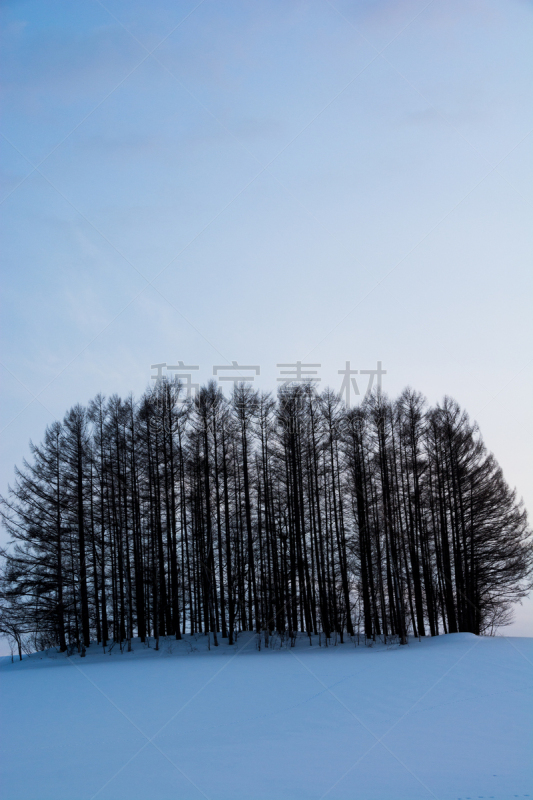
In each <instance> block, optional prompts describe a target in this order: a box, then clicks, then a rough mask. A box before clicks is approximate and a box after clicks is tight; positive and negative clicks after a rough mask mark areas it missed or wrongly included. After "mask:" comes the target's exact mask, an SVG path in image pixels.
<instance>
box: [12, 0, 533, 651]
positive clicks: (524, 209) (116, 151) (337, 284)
mask: <svg viewBox="0 0 533 800" xmlns="http://www.w3.org/2000/svg"><path fill="white" fill-rule="evenodd" d="M2 26H3V45H4V64H3V88H2V94H3V98H2V106H3V116H2V127H1V132H2V136H1V137H0V142H1V147H2V158H1V173H2V181H1V183H2V193H1V194H0V217H1V223H0V224H1V226H2V242H3V259H2V272H3V278H2V285H3V302H2V310H3V313H2V319H3V324H2V345H3V346H2V355H1V363H0V373H1V375H2V407H1V416H0V444H1V447H2V459H1V465H0V492H1V493H2V494H4V493H5V492H6V490H7V486H8V483H9V482H10V481H12V478H13V467H14V465H15V464H21V461H22V459H23V458H24V457H27V456H28V453H29V447H28V443H29V440H30V439H31V440H34V441H36V442H38V441H40V440H41V438H42V436H43V434H44V430H45V428H46V426H47V425H48V424H50V423H51V422H52V421H53V420H54V419H62V418H63V416H64V414H65V412H66V411H67V409H68V408H69V407H71V406H72V405H74V404H75V403H77V402H81V403H87V402H88V401H89V399H90V398H91V397H93V396H94V395H96V394H97V393H98V392H102V393H104V394H106V395H108V396H109V395H111V394H113V393H118V394H120V395H122V396H125V395H127V394H128V393H129V392H130V391H131V392H133V393H134V394H135V395H137V396H138V395H139V394H140V393H141V392H142V391H143V390H144V389H145V388H146V387H147V386H148V385H150V382H151V376H152V375H154V374H156V370H154V369H151V365H153V364H158V363H159V364H167V365H177V364H178V362H180V361H181V362H183V363H184V364H185V365H189V366H196V367H198V369H197V370H194V371H193V372H192V373H191V374H193V376H194V377H193V380H194V381H196V382H200V383H202V382H205V381H207V380H209V379H210V378H212V377H213V374H214V372H213V370H214V368H215V367H217V366H218V367H220V366H231V364H232V362H233V361H235V362H236V363H237V365H238V366H239V367H242V366H253V367H257V368H259V374H258V375H257V374H255V373H257V369H256V370H254V371H250V370H248V371H246V370H241V369H238V370H237V373H235V372H232V371H231V370H226V371H223V370H217V373H216V376H215V380H217V379H218V378H219V377H220V376H221V375H226V376H230V375H235V374H238V375H239V376H240V377H242V378H246V379H248V378H251V377H252V376H253V377H254V385H255V386H257V387H261V388H263V389H268V390H273V391H275V390H276V386H278V385H279V382H278V378H279V377H280V376H281V374H282V370H283V369H284V368H283V367H279V366H277V365H279V364H293V365H294V364H296V363H297V362H298V361H300V362H302V364H304V365H305V364H317V365H320V366H318V367H314V368H313V369H314V370H316V374H315V377H318V378H320V386H321V387H325V386H328V385H329V386H331V387H332V388H334V389H337V390H339V389H340V388H341V384H342V380H343V376H342V374H340V373H339V370H343V369H345V365H346V362H347V361H349V362H350V365H351V369H356V370H358V371H361V370H376V369H377V364H378V362H381V365H382V369H383V370H384V371H386V374H384V375H383V378H382V386H383V390H384V391H386V392H387V393H389V394H390V395H391V396H395V395H397V394H398V393H399V392H400V391H401V390H402V389H403V388H404V387H405V386H408V385H409V386H412V387H413V388H415V389H417V390H419V391H421V392H423V393H424V394H425V396H426V397H427V399H428V402H430V403H436V402H438V401H439V400H441V399H442V398H443V397H444V395H446V394H447V395H451V396H452V397H454V398H455V399H456V400H457V401H458V402H459V403H460V404H461V405H462V406H463V407H464V408H466V410H467V411H468V412H469V414H470V416H471V418H472V419H473V420H476V421H477V423H478V424H479V427H480V430H481V432H482V434H483V437H484V440H485V442H486V445H487V447H488V449H489V450H490V451H492V452H493V453H494V454H495V456H496V458H497V459H498V461H499V462H500V464H501V465H502V467H503V470H504V474H505V476H506V478H507V480H508V482H509V483H510V484H511V485H512V486H513V487H516V490H517V494H518V496H519V497H523V499H524V502H525V504H526V507H528V508H529V509H530V511H531V510H532V509H533V488H532V487H533V480H532V478H533V447H532V444H533V436H532V427H533V426H532V417H531V409H530V405H531V396H532V374H531V347H530V344H531V318H532V314H531V297H532V295H531V255H532V228H531V223H530V220H531V199H532V198H531V187H532V186H533V181H532V177H533V176H532V172H533V170H532V163H531V153H532V150H531V132H532V130H533V104H532V102H531V100H532V97H531V95H532V91H531V88H532V87H531V77H532V76H531V63H530V54H529V46H528V45H530V42H531V35H532V29H533V6H532V4H531V3H530V2H525V0H460V1H459V0H432V1H431V2H428V0H405V1H404V0H394V2H393V1H392V0H358V2H355V1H354V0H350V1H349V0H332V2H328V0H314V1H313V2H306V1H305V0H301V2H300V1H299V0H265V2H262V3H257V2H251V0H250V1H249V2H246V0H243V1H242V2H237V1H234V0H225V2H224V3H220V2H213V0H203V2H198V0H179V2H165V1H163V0H153V2H151V3H150V4H146V3H144V2H142V3H141V2H137V0H127V2H126V0H104V2H99V1H98V0H77V2H76V3H71V2H62V1H61V0H54V2H51V0H38V1H37V0H28V1H27V2H24V0H11V1H10V2H9V1H8V2H4V4H3V14H2ZM285 369H286V368H285ZM293 369H294V368H293ZM307 369H310V368H309V367H308V368H307ZM368 379H369V378H368V375H364V376H363V375H358V376H357V381H358V385H359V389H360V392H361V396H362V395H363V394H364V392H365V390H366V388H367V385H368ZM152 383H153V381H152ZM230 385H231V382H226V383H225V384H224V386H225V387H226V389H227V387H228V386H230ZM351 399H352V401H354V400H357V399H358V398H355V397H352V398H351ZM359 399H360V398H359ZM2 535H3V534H2ZM506 632H510V633H511V632H512V633H514V634H515V635H530V636H532V635H533V601H532V600H529V601H528V602H527V603H525V604H524V605H523V606H522V607H520V608H519V609H518V611H517V615H516V622H515V624H514V625H513V626H512V628H508V629H506Z"/></svg>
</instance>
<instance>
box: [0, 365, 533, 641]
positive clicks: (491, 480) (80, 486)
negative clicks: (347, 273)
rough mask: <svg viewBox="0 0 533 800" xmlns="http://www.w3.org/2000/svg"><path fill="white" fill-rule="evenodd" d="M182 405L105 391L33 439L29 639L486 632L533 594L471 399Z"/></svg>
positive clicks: (12, 604)
mask: <svg viewBox="0 0 533 800" xmlns="http://www.w3.org/2000/svg"><path fill="white" fill-rule="evenodd" d="M182 391H183V389H182V387H181V386H180V384H179V382H175V383H169V382H166V381H163V382H162V383H161V384H160V385H159V386H158V388H157V390H153V391H148V392H146V393H145V395H143V397H141V399H140V401H138V402H135V401H134V400H133V398H131V397H129V398H127V399H126V400H121V399H120V398H119V397H117V396H113V397H111V398H110V399H109V400H105V398H103V397H102V396H100V395H98V396H97V397H96V398H95V399H94V400H93V401H91V403H90V404H89V406H88V408H83V407H82V406H79V405H78V406H75V407H74V408H72V409H71V410H70V411H69V412H68V413H67V414H66V416H65V419H64V421H63V423H59V422H55V423H53V424H52V425H51V426H50V427H49V428H47V430H46V432H45V436H44V440H43V442H42V444H40V445H38V446H36V445H33V444H32V445H31V461H30V462H29V463H26V462H24V464H23V467H22V468H21V469H20V470H19V469H17V470H16V474H15V483H14V486H13V488H12V489H10V492H9V495H8V497H7V498H5V499H2V504H1V510H2V515H3V519H4V524H5V526H6V528H7V530H8V531H9V533H10V534H11V537H12V544H11V546H10V547H9V549H8V551H7V552H6V553H4V563H3V571H2V585H1V592H2V602H3V605H2V609H1V617H0V627H1V628H2V630H4V631H5V632H6V633H8V634H9V635H11V636H15V638H17V637H18V639H17V641H19V642H20V638H21V637H23V636H24V635H31V636H32V637H33V641H34V643H35V645H36V646H49V645H52V644H54V645H58V646H59V647H60V649H61V650H65V649H66V648H67V646H68V645H76V646H77V647H79V648H80V647H81V648H82V650H83V649H84V648H85V647H88V646H89V644H90V642H91V641H94V640H97V641H98V642H103V643H104V644H105V643H106V642H108V641H109V640H110V639H114V640H115V641H121V642H122V641H124V640H131V637H133V636H136V635H138V636H140V637H141V639H142V640H143V641H144V640H145V638H146V636H155V637H156V639H157V640H158V639H159V636H163V635H173V636H176V637H177V638H180V637H181V635H182V634H183V633H186V632H187V633H188V632H191V633H197V632H208V631H211V632H213V634H214V639H215V643H216V642H217V638H216V637H217V632H218V633H219V635H220V634H221V635H222V636H223V637H226V636H229V638H230V642H232V641H233V637H234V632H235V631H236V630H256V631H267V632H268V631H270V632H272V631H274V630H278V631H280V632H287V633H293V632H295V631H297V630H301V631H307V632H315V633H316V632H318V631H321V632H323V633H324V634H325V635H326V636H327V637H329V636H331V634H332V633H333V632H337V633H339V634H340V636H341V641H342V635H343V633H345V632H346V633H347V634H348V635H353V634H354V633H355V632H356V631H357V632H358V631H360V632H361V633H362V634H363V633H364V635H365V636H367V637H374V636H376V635H380V636H382V635H385V636H390V635H397V636H399V637H400V639H401V640H402V641H405V639H406V636H407V634H408V633H413V634H415V635H428V634H431V635H432V636H434V635H437V634H439V633H447V632H455V631H471V632H473V633H476V634H479V633H482V632H493V631H494V630H495V628H496V627H497V626H499V625H502V624H505V623H506V622H508V621H509V619H510V609H511V605H512V603H513V602H516V601H517V600H519V599H520V598H521V597H523V596H524V595H525V594H526V592H527V591H528V590H529V588H530V587H531V581H530V575H531V564H532V548H531V532H530V529H529V528H528V524H527V517H526V512H525V510H524V508H523V506H522V503H521V502H518V501H517V499H516V496H515V493H514V492H513V491H511V489H510V488H509V487H508V485H507V484H506V482H505V480H504V477H503V475H502V471H501V469H500V467H499V466H498V464H497V462H496V460H495V458H494V456H493V455H492V454H490V453H488V452H487V450H486V448H485V446H484V444H483V441H482V438H481V435H480V433H479V431H478V429H477V426H476V425H474V424H472V423H471V422H470V420H469V418H468V415H467V414H466V412H464V411H463V410H462V409H461V408H460V407H459V406H458V404H457V403H456V402H455V401H454V400H451V399H450V398H445V399H444V401H443V403H442V404H441V405H437V406H436V407H435V408H428V407H427V404H426V402H425V400H424V398H423V397H422V395H420V394H419V393H417V392H414V391H412V390H411V389H407V390H405V391H404V392H403V393H402V394H401V396H400V397H399V398H398V399H397V400H395V401H391V400H389V399H388V398H386V397H385V396H383V395H380V394H377V395H374V396H373V397H371V398H369V399H367V400H365V402H364V403H363V404H362V405H360V406H359V407H357V408H353V409H350V410H347V409H346V408H345V406H344V404H343V403H342V402H341V400H340V398H339V396H338V395H336V394H335V393H333V392H332V391H330V390H326V391H324V392H323V393H322V394H318V393H317V392H316V390H315V388H314V387H313V386H312V385H310V384H309V385H298V384H295V385H294V384H293V385H289V386H286V387H284V388H283V389H281V390H280V392H279V394H278V397H277V398H273V397H272V396H271V395H269V394H266V393H261V392H258V391H255V390H254V389H253V388H252V387H250V386H249V385H244V384H243V385H238V386H236V388H235V391H234V394H233V396H232V398H231V399H229V400H228V399H227V398H225V397H224V396H223V394H222V392H221V390H220V389H219V387H218V386H217V385H216V384H215V383H214V382H211V383H210V384H208V385H207V386H205V387H203V388H202V389H201V390H200V391H199V393H198V396H197V397H196V398H195V400H194V401H187V400H184V399H183V398H182Z"/></svg>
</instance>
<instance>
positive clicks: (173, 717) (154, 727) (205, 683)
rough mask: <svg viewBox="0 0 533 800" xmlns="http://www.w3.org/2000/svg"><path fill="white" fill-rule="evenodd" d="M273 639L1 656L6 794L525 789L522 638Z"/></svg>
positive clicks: (35, 799)
mask: <svg viewBox="0 0 533 800" xmlns="http://www.w3.org/2000/svg"><path fill="white" fill-rule="evenodd" d="M152 644H153V643H152ZM271 644H274V645H275V647H276V649H270V648H269V649H264V646H262V648H261V651H260V652H258V650H257V637H255V636H253V635H252V634H242V635H241V636H240V637H239V639H238V642H237V645H236V646H233V647H229V646H228V644H227V643H226V641H224V643H222V644H221V645H220V646H219V647H218V648H214V647H213V645H212V643H211V649H210V650H208V647H207V639H206V637H205V636H198V637H196V638H194V637H192V638H191V637H186V638H185V639H184V640H182V641H180V642H176V641H175V640H171V639H166V640H163V641H162V646H161V649H160V651H159V652H155V651H154V650H153V648H147V647H145V646H144V645H142V644H141V643H140V641H139V640H134V642H133V648H134V651H133V652H132V653H127V652H124V653H121V652H120V651H119V649H118V646H115V647H114V648H113V650H112V652H111V654H109V653H106V654H105V655H104V654H103V652H102V648H101V647H96V646H91V648H90V649H89V651H88V655H87V657H86V658H84V659H82V658H80V657H79V655H75V656H73V657H71V658H67V657H66V656H65V655H61V654H58V653H55V652H49V653H41V654H35V655H33V656H32V657H31V658H25V659H24V660H23V661H22V662H18V661H15V663H13V664H12V663H11V659H10V658H3V659H2V660H1V663H0V693H1V726H2V727H1V762H0V797H1V800H47V799H48V798H53V800H63V799H64V800H82V799H83V800H85V799H86V800H90V799H92V798H99V800H106V799H107V800H111V799H112V800H120V798H125V799H126V798H127V800H150V799H151V798H158V799H160V800H166V798H174V799H179V800H185V799H186V798H191V799H192V798H202V797H203V798H209V800H223V799H224V800H230V799H231V800H240V798H243V800H244V799H245V800H263V798H264V799H265V800H266V798H275V800H284V799H285V798H287V800H297V799H298V798H306V800H307V798H316V799H317V800H318V798H322V797H327V798H331V799H332V800H333V798H361V799H362V800H374V798H375V799H376V800H378V798H379V800H403V799H404V798H405V800H417V799H418V798H432V797H433V798H435V797H436V798H439V799H440V800H468V799H469V798H470V799H471V800H474V799H475V800H477V798H480V797H482V798H495V800H496V799H497V800H507V798H516V797H530V796H531V797H533V781H532V770H531V744H532V737H531V734H532V720H533V714H532V706H533V702H532V701H533V692H532V684H533V670H532V669H531V667H532V666H533V639H520V638H512V639H504V638H483V637H475V636H473V635H471V634H451V635H448V636H441V637H438V638H436V639H428V640H423V641H422V642H419V641H418V640H416V639H415V640H410V642H409V645H408V646H407V647H401V648H400V647H398V646H386V645H383V644H379V645H375V646H373V647H371V648H370V647H365V646H363V645H361V646H358V647H354V644H353V643H351V642H348V643H345V644H343V645H338V646H336V647H328V648H327V649H326V648H324V647H323V646H322V647H319V646H318V640H317V639H314V640H313V645H312V646H310V644H309V639H308V638H307V637H305V636H303V635H301V636H300V637H299V639H298V642H297V644H296V647H294V648H290V647H285V646H280V642H279V640H275V641H274V642H271ZM322 644H323V642H322Z"/></svg>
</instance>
